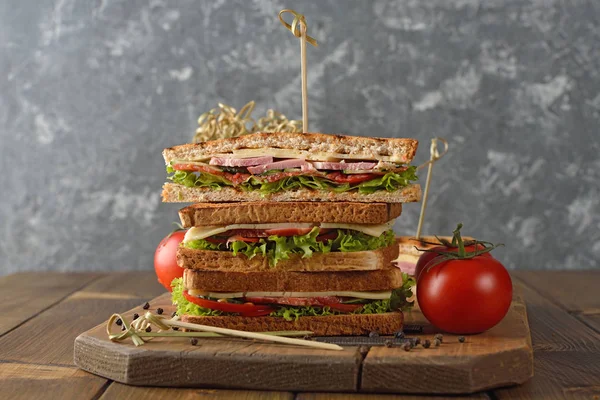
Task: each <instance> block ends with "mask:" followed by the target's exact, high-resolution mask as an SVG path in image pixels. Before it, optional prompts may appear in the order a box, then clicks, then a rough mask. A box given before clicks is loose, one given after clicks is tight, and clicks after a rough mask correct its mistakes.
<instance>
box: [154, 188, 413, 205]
mask: <svg viewBox="0 0 600 400" xmlns="http://www.w3.org/2000/svg"><path fill="white" fill-rule="evenodd" d="M162 200H163V202H166V203H206V202H211V203H213V202H214V203H221V202H235V201H243V202H245V201H252V202H258V201H271V202H274V201H278V202H279V201H282V202H285V201H294V202H297V201H331V202H360V203H411V202H415V201H419V200H421V186H419V185H409V186H407V187H405V188H403V189H400V190H396V191H394V192H388V191H385V190H378V191H377V192H375V193H371V194H360V193H358V192H344V193H334V192H328V191H325V190H312V189H299V190H289V191H283V192H277V193H272V194H270V195H266V196H264V197H263V195H261V194H260V193H259V192H258V191H252V192H244V191H241V190H237V189H235V188H232V187H224V188H221V190H213V189H209V188H197V187H191V188H190V187H187V186H183V185H179V184H177V183H165V184H164V186H163V191H162Z"/></svg>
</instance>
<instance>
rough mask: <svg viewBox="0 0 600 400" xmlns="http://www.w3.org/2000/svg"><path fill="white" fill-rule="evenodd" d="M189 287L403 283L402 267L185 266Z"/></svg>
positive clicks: (319, 288) (385, 286) (354, 287)
mask: <svg viewBox="0 0 600 400" xmlns="http://www.w3.org/2000/svg"><path fill="white" fill-rule="evenodd" d="M183 284H184V286H185V288H186V289H188V290H189V289H194V290H200V291H205V292H327V291H359V292H360V291H380V290H393V289H397V288H399V287H401V286H402V273H401V272H400V270H399V269H398V268H390V269H379V270H375V271H349V272H295V271H271V272H262V271H261V272H222V271H198V270H193V269H185V270H184V272H183Z"/></svg>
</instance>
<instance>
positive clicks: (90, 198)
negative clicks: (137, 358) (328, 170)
mask: <svg viewBox="0 0 600 400" xmlns="http://www.w3.org/2000/svg"><path fill="white" fill-rule="evenodd" d="M286 6H288V7H293V8H295V9H297V10H298V11H301V12H303V13H304V14H305V15H306V16H307V19H308V24H309V33H310V34H311V35H313V36H314V37H316V38H317V39H318V40H319V43H320V46H319V47H318V48H316V49H315V48H311V47H309V49H308V51H309V68H310V69H309V71H310V72H309V93H310V111H311V113H310V118H311V127H312V128H313V129H314V130H318V131H323V132H331V133H347V134H356V135H372V136H385V137H402V136H406V137H414V138H417V139H419V140H420V141H421V143H422V145H421V148H420V151H419V153H418V157H417V162H422V161H424V160H425V159H427V157H428V141H429V139H430V138H431V137H432V136H442V137H446V138H447V139H448V140H449V142H450V145H451V151H450V153H449V154H448V156H447V157H445V159H444V160H443V161H441V162H440V163H439V165H438V166H437V167H436V168H435V171H434V173H435V175H434V177H433V182H432V192H431V198H430V206H429V210H428V213H427V222H426V224H425V233H429V234H433V233H435V234H444V233H447V232H450V231H451V230H452V228H453V227H454V226H455V224H456V223H457V222H458V221H462V222H464V223H465V225H466V229H465V233H467V234H471V235H475V236H477V237H481V238H482V239H487V240H490V241H497V242H504V243H505V244H506V248H505V249H502V250H499V251H498V252H497V257H498V258H500V259H502V260H503V261H504V262H505V264H506V265H507V266H508V267H510V268H546V269H562V268H568V269H574V268H597V267H599V265H600V263H599V262H598V259H599V256H600V229H599V228H600V215H599V213H600V198H599V195H600V157H599V155H598V154H599V151H600V145H599V143H600V140H599V133H598V128H599V124H598V123H599V115H600V80H599V72H600V69H599V68H600V26H599V22H598V21H599V18H600V2H597V1H582V0H575V1H571V2H564V1H554V0H536V1H533V0H531V1H522V0H518V1H512V0H505V1H498V0H496V1H477V0H431V1H389V0H377V1H341V0H338V1H333V0H330V1H316V0H315V1H293V2H280V1H241V0H240V1H192V0H187V1H183V0H182V1H159V0H151V1H145V0H144V1H141V0H139V1H137V0H136V1H131V0H128V1H125V0H121V1H113V0H106V1H87V0H60V1H37V0H19V1H17V0H13V1H4V2H2V3H1V4H0V166H1V167H2V174H0V188H2V189H1V193H2V195H1V196H0V229H1V230H2V233H3V235H2V240H1V241H0V274H6V273H9V272H14V271H21V270H29V269H48V270H122V269H149V268H152V258H153V252H154V249H155V246H156V244H157V243H158V242H159V240H160V239H161V238H162V237H163V236H164V235H166V234H167V233H168V232H169V231H170V230H171V225H170V224H171V222H172V221H175V220H177V214H176V210H177V206H175V205H163V204H161V203H160V199H159V194H160V188H161V184H162V182H163V181H164V176H165V174H164V166H163V160H162V158H161V155H160V152H161V150H162V149H163V148H164V147H167V146H172V145H175V144H180V143H183V142H186V141H188V140H190V139H191V136H192V134H193V132H194V130H195V126H196V119H197V117H198V116H199V115H200V114H201V113H202V112H204V111H206V110H208V109H209V108H212V107H214V106H216V104H217V102H225V103H227V104H230V105H233V106H237V107H241V106H242V105H243V104H245V103H246V102H247V101H249V100H256V102H257V104H258V107H257V112H256V115H260V114H263V113H264V111H265V110H266V109H267V108H275V109H277V110H280V111H282V112H284V113H285V114H287V115H288V116H290V117H293V118H300V116H301V104H300V96H299V93H300V80H299V54H298V47H299V46H298V42H297V39H295V38H293V37H292V35H291V33H289V32H288V31H286V30H284V29H283V27H282V26H281V25H280V24H279V22H278V21H277V17H276V16H277V13H278V11H279V10H281V9H283V8H285V7H286ZM418 213H419V205H408V206H406V207H405V213H404V214H403V216H402V217H401V222H400V223H399V224H398V226H397V230H398V232H399V233H403V234H412V233H413V232H414V231H415V228H416V222H417V218H418Z"/></svg>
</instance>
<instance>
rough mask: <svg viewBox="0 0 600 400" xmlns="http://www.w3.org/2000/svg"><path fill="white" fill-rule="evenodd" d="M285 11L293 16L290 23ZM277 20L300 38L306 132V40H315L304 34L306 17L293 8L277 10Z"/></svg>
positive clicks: (306, 126)
mask: <svg viewBox="0 0 600 400" xmlns="http://www.w3.org/2000/svg"><path fill="white" fill-rule="evenodd" d="M285 13H290V14H292V15H293V16H294V21H293V22H292V24H291V25H290V24H288V23H287V22H285V20H284V19H283V15H284V14H285ZM279 21H281V23H282V24H283V26H285V27H286V29H289V30H290V32H292V33H293V34H294V36H296V37H297V38H299V39H300V76H301V81H302V131H303V132H308V78H307V67H306V42H308V43H310V44H312V45H313V46H315V47H316V46H317V41H316V40H315V39H314V38H312V37H310V36H308V35H307V34H306V18H304V15H302V14H298V13H297V12H296V11H294V10H290V9H285V10H281V11H280V12H279Z"/></svg>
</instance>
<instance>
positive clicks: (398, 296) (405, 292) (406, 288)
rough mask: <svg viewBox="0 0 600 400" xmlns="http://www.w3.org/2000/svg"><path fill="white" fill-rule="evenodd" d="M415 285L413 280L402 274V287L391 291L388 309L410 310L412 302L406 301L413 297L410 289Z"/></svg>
mask: <svg viewBox="0 0 600 400" xmlns="http://www.w3.org/2000/svg"><path fill="white" fill-rule="evenodd" d="M415 284H416V282H415V278H413V277H411V276H409V275H408V274H407V273H405V272H403V273H402V287H399V288H398V289H394V290H393V291H392V297H390V309H392V310H402V311H405V310H409V309H411V308H412V306H413V305H414V301H408V299H409V298H410V297H412V295H413V292H412V287H413V286H415Z"/></svg>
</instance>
